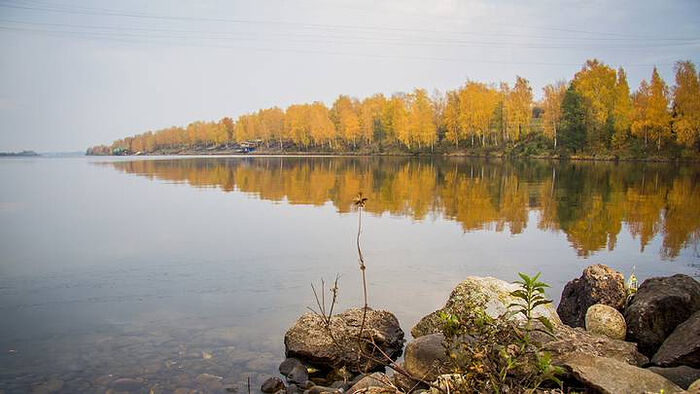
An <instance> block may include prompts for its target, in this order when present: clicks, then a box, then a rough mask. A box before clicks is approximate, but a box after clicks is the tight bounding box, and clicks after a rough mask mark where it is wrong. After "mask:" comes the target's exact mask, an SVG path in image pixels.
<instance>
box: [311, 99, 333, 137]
mask: <svg viewBox="0 0 700 394" xmlns="http://www.w3.org/2000/svg"><path fill="white" fill-rule="evenodd" d="M307 116H308V122H309V125H308V127H309V133H310V134H311V138H312V139H313V141H314V143H315V144H316V145H323V144H324V143H326V144H328V147H329V148H332V147H333V140H335V125H334V124H333V121H331V118H330V115H329V112H328V108H326V106H325V105H324V104H323V103H321V102H319V101H316V102H314V103H313V104H311V105H310V106H309V107H308V115H307Z"/></svg>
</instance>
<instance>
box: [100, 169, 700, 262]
mask: <svg viewBox="0 0 700 394" xmlns="http://www.w3.org/2000/svg"><path fill="white" fill-rule="evenodd" d="M111 165H113V166H114V167H115V168H117V169H119V170H122V171H125V172H127V173H132V174H139V175H142V176H147V177H150V178H152V179H153V178H155V179H160V180H166V181H174V182H186V183H188V184H190V185H192V186H196V187H219V188H221V189H222V190H224V191H227V192H229V191H234V190H236V191H240V192H244V193H249V194H252V195H255V196H257V197H258V198H261V199H265V200H272V201H283V200H286V201H288V202H289V203H291V204H312V205H317V206H318V205H323V204H326V203H328V202H330V203H332V204H333V206H335V207H336V209H337V210H338V211H339V212H342V213H345V212H349V211H350V209H351V203H352V199H353V197H354V196H355V195H357V192H358V191H362V192H363V193H364V194H365V195H366V196H367V197H368V198H369V202H368V203H367V206H366V210H367V211H368V212H371V213H374V214H383V213H389V214H392V215H404V216H410V217H412V218H414V219H416V220H421V219H424V218H425V217H426V216H427V215H429V214H441V215H443V216H444V217H445V218H448V219H451V220H454V221H456V222H459V223H460V225H461V226H462V228H463V229H464V231H473V230H482V229H490V230H495V231H504V230H505V229H506V228H507V229H508V231H509V232H510V233H511V234H519V233H521V232H522V231H523V230H524V229H525V227H526V226H527V225H528V218H529V214H530V212H531V211H534V212H537V213H538V223H537V225H538V228H540V229H543V230H551V231H557V232H558V231H562V232H563V233H565V234H566V236H567V239H568V240H569V242H570V243H571V245H572V246H573V247H574V248H575V249H576V250H577V252H578V253H579V254H580V255H582V256H588V255H590V254H591V253H592V252H595V251H598V250H603V249H605V248H607V249H609V250H612V249H613V248H614V247H615V244H616V242H617V237H618V235H619V233H620V231H621V230H622V227H623V225H624V226H626V227H627V229H628V230H629V232H630V234H631V235H632V236H633V237H635V239H639V242H640V248H641V249H644V248H645V247H646V246H647V245H648V244H649V242H650V241H651V240H652V239H653V238H654V237H655V236H657V235H661V236H662V249H661V254H662V256H663V257H667V258H673V257H676V256H677V255H678V253H679V252H680V250H681V249H682V248H683V247H685V246H688V245H689V244H690V243H691V242H697V241H698V240H699V239H700V213H699V212H700V186H699V185H698V183H699V182H698V181H699V180H700V169H698V168H693V167H686V168H677V167H673V166H668V165H652V164H648V165H639V164H634V165H631V164H630V165H627V164H610V163H586V162H579V163H572V164H560V163H557V164H550V163H545V162H505V163H501V162H499V163H489V162H484V161H475V160H469V159H426V160H416V159H413V160H412V159H406V158H374V159H370V158H342V159H341V158H335V159H328V158H318V157H316V158H314V157H300V158H273V157H268V158H217V159H182V160H138V161H120V162H113V163H111Z"/></svg>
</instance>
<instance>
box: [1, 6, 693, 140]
mask: <svg viewBox="0 0 700 394" xmlns="http://www.w3.org/2000/svg"><path fill="white" fill-rule="evenodd" d="M0 54H1V55H0V151H15V150H22V149H33V150H37V151H44V152H45V151H74V150H84V149H85V148H86V147H87V146H90V145H95V144H100V143H109V142H111V141H112V140H114V139H117V138H120V137H123V136H126V135H133V134H137V133H141V132H144V131H147V130H155V129H160V128H163V127H167V126H171V125H186V124H187V123H189V122H191V121H194V120H217V119H220V118H222V117H224V116H232V117H235V116H237V115H239V114H242V113H245V112H249V111H254V110H257V109H259V108H262V107H269V106H274V105H277V106H280V107H283V108H284V107H286V106H288V105H289V104H291V103H301V102H311V101H315V100H321V101H323V102H325V103H326V104H328V105H330V104H331V103H332V102H333V100H334V98H335V97H337V95H338V94H349V95H351V96H355V97H360V98H361V97H364V96H367V95H370V94H373V93H377V92H381V93H384V94H387V95H390V94H391V93H394V92H399V91H410V90H412V89H413V88H415V87H422V88H426V89H428V90H430V91H432V90H433V89H439V90H441V91H444V90H446V89H453V88H455V87H458V86H459V85H460V84H462V83H463V82H464V81H465V80H466V79H473V80H478V81H484V82H499V81H507V82H510V83H512V81H513V80H514V79H515V76H516V75H521V76H523V77H525V78H527V79H529V80H530V82H531V84H532V86H533V90H534V92H535V96H536V98H539V97H540V96H541V89H542V86H543V85H545V84H547V83H550V82H553V81H556V80H558V79H570V78H571V77H572V75H573V74H574V73H575V72H576V71H577V70H578V69H580V67H581V64H582V63H583V62H584V61H585V60H586V59H587V58H593V57H597V58H599V59H601V60H603V61H604V62H606V63H608V64H610V65H612V66H614V67H617V66H620V65H622V66H624V67H625V68H626V69H627V71H628V75H629V80H630V85H631V87H632V89H635V88H636V87H637V85H638V83H639V81H640V80H641V79H642V78H647V79H648V78H649V76H650V75H651V70H652V67H653V66H654V65H657V66H658V67H659V70H660V72H661V73H662V76H663V77H664V78H665V79H666V81H667V82H668V83H669V84H672V82H673V63H674V62H675V61H676V60H679V59H686V60H688V59H689V60H692V61H694V62H695V63H696V64H698V63H699V60H700V1H698V0H689V1H671V0H667V1H666V0H665V1H659V0H634V1H602V0H600V1H596V0H591V1H561V0H551V1H538V2H534V1H533V2H525V1H515V0H514V1H472V0H445V1H439V0H431V1H418V0H387V1H379V0H375V1H372V0H343V1H329V0H322V1H316V0H299V1H291V0H255V1H231V0H221V1H184V0H149V1H137V0H120V1H103V0H91V1H87V0H85V1H83V0H58V1H48V0H25V1H21V0H0Z"/></svg>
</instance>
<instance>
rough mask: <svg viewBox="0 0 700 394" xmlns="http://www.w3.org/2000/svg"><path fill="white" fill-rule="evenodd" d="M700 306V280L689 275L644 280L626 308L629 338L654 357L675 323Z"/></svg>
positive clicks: (686, 317)
mask: <svg viewBox="0 0 700 394" xmlns="http://www.w3.org/2000/svg"><path fill="white" fill-rule="evenodd" d="M698 310H700V283H698V282H697V281H696V280H695V279H693V278H691V277H690V276H688V275H682V274H676V275H673V276H669V277H660V278H650V279H647V280H645V281H644V282H643V283H642V285H641V286H639V289H638V290H637V293H636V294H635V295H634V297H633V298H632V300H631V301H630V303H629V305H628V306H627V309H626V310H625V321H626V322H627V340H628V341H633V342H637V343H638V344H639V351H640V352H642V353H644V354H645V355H647V356H649V357H651V356H653V355H654V353H656V351H657V350H658V349H659V347H660V346H661V344H662V343H663V342H664V341H665V340H666V338H667V337H668V336H669V335H671V333H672V332H673V331H674V330H675V329H676V327H677V326H678V325H679V324H681V323H683V322H684V321H685V320H687V319H688V318H689V317H690V316H691V315H692V314H693V313H695V312H697V311H698Z"/></svg>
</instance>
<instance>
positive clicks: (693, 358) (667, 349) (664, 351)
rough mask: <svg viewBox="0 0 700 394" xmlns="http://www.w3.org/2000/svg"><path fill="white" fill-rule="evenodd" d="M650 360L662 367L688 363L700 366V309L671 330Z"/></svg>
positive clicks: (692, 365) (695, 366)
mask: <svg viewBox="0 0 700 394" xmlns="http://www.w3.org/2000/svg"><path fill="white" fill-rule="evenodd" d="M651 362H652V363H654V364H656V365H660V366H664V367H672V366H676V365H689V366H691V367H694V368H700V311H697V312H695V313H693V316H691V317H690V318H689V319H688V320H686V321H685V322H683V323H681V324H680V325H678V327H676V329H675V330H673V333H671V335H669V337H668V338H666V340H665V341H664V343H663V344H662V345H661V347H660V348H659V351H657V352H656V354H654V357H653V358H652V359H651Z"/></svg>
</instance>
